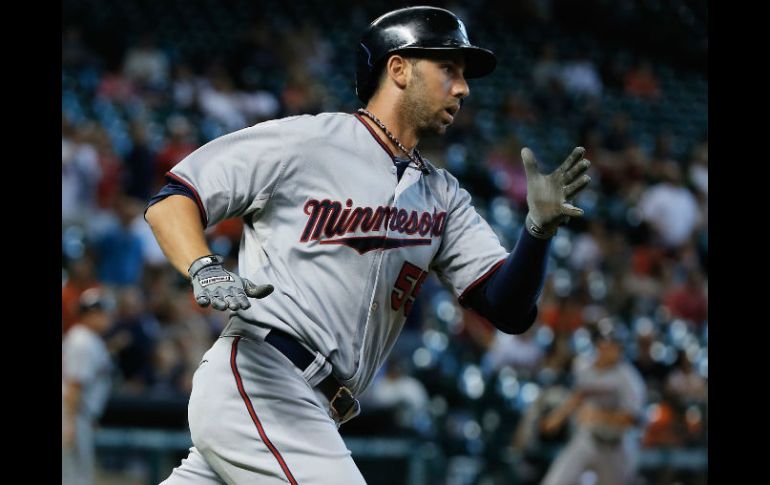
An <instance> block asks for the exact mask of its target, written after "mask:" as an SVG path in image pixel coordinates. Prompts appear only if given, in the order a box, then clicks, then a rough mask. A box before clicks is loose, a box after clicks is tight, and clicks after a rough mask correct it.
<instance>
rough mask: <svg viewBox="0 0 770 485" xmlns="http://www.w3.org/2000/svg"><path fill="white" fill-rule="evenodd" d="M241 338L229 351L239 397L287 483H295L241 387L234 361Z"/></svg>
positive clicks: (234, 341) (239, 376)
mask: <svg viewBox="0 0 770 485" xmlns="http://www.w3.org/2000/svg"><path fill="white" fill-rule="evenodd" d="M240 339H241V337H235V340H233V350H232V352H231V353H230V367H232V369H233V375H234V376H235V383H236V384H237V385H238V392H239V393H240V394H241V397H242V398H243V402H244V403H245V404H246V409H248V411H249V415H250V416H251V420H252V421H254V424H255V425H256V426H257V432H258V433H259V437H260V438H262V441H263V442H264V443H265V445H267V447H268V449H269V450H270V453H272V454H273V456H274V457H275V459H276V460H278V464H279V465H281V469H282V470H283V473H284V474H285V475H286V478H287V479H288V480H289V483H291V484H292V485H297V481H296V480H295V479H294V476H293V475H292V474H291V472H290V471H289V467H288V466H287V465H286V462H285V461H283V457H282V456H281V454H280V453H279V452H278V450H277V449H276V448H275V446H273V443H271V442H270V439H268V437H267V434H265V430H264V429H263V428H262V423H260V422H259V418H258V417H257V413H256V412H254V406H252V405H251V399H250V398H249V395H248V394H246V390H245V389H244V388H243V381H241V374H240V373H239V372H238V366H237V364H236V363H235V356H236V355H238V341H239V340H240Z"/></svg>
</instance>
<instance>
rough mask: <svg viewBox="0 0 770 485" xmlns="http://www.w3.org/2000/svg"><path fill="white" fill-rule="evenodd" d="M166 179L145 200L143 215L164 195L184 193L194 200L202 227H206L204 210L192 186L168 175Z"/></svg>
mask: <svg viewBox="0 0 770 485" xmlns="http://www.w3.org/2000/svg"><path fill="white" fill-rule="evenodd" d="M166 180H167V182H168V183H166V185H164V186H163V188H161V189H160V191H159V192H158V193H157V194H155V195H153V196H152V197H151V198H150V200H149V202H147V206H146V207H145V208H144V214H145V217H146V215H147V209H149V208H150V207H152V206H153V205H155V204H157V203H158V202H160V201H161V200H163V199H165V198H166V197H168V196H170V195H184V196H185V197H189V198H190V199H192V201H193V202H195V204H196V205H197V206H198V210H199V211H200V214H201V222H202V223H203V227H206V217H205V212H204V211H203V209H202V208H201V203H200V198H199V197H198V194H196V193H195V190H193V188H192V187H190V186H189V185H187V184H184V183H182V182H181V181H180V180H177V179H175V178H173V177H171V176H169V175H166Z"/></svg>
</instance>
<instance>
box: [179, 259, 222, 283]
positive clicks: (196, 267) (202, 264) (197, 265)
mask: <svg viewBox="0 0 770 485" xmlns="http://www.w3.org/2000/svg"><path fill="white" fill-rule="evenodd" d="M224 262H225V258H223V257H222V256H220V255H218V254H209V255H208V256H201V257H200V258H198V259H196V260H195V261H193V263H192V264H191V265H190V269H188V270H187V274H188V275H190V279H193V278H195V275H197V274H198V272H199V271H200V270H202V269H203V268H206V267H210V266H221V265H222V263H224Z"/></svg>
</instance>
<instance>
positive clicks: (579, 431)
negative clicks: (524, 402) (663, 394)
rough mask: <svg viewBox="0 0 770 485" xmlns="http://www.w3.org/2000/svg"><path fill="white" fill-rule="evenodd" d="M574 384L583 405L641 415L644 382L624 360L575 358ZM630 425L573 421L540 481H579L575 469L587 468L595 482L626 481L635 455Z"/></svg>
mask: <svg viewBox="0 0 770 485" xmlns="http://www.w3.org/2000/svg"><path fill="white" fill-rule="evenodd" d="M574 372H575V386H574V388H575V390H580V391H583V392H584V393H585V396H586V397H585V398H584V400H583V404H582V405H583V406H586V405H587V406H595V407H597V408H598V409H601V410H603V411H614V412H618V411H624V412H626V413H628V414H632V415H634V416H638V417H640V418H641V416H642V413H643V408H644V404H645V386H644V381H643V379H642V377H641V375H640V374H639V372H638V371H637V370H636V368H634V367H633V366H632V365H631V364H629V363H628V362H625V361H621V362H619V363H618V364H617V365H615V366H613V367H611V368H608V369H597V368H596V367H594V366H593V365H592V363H590V362H580V361H578V362H576V365H575V366H574ZM636 438H637V436H635V433H634V428H633V427H632V428H628V427H625V426H624V427H619V426H612V425H607V424H603V425H600V424H593V425H585V426H583V425H579V424H578V425H577V427H576V429H575V430H574V432H573V435H572V437H571V438H570V441H569V443H568V444H567V446H566V447H565V449H564V450H563V451H562V453H561V454H560V455H559V457H558V458H557V459H556V460H555V461H554V463H553V465H552V466H551V468H550V469H549V471H548V474H547V475H546V477H545V478H544V479H543V484H544V485H567V484H577V483H579V478H580V475H581V473H583V472H584V471H585V470H588V469H591V470H593V471H595V472H596V474H597V477H598V483H599V484H600V485H602V484H627V483H631V481H632V480H633V475H634V472H635V470H636V464H637V461H638V442H637V439H636Z"/></svg>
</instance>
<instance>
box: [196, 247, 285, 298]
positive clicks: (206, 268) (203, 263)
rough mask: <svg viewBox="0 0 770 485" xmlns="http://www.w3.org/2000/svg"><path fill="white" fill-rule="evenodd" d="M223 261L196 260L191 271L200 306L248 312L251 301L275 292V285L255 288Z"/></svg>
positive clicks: (220, 258)
mask: <svg viewBox="0 0 770 485" xmlns="http://www.w3.org/2000/svg"><path fill="white" fill-rule="evenodd" d="M223 262H224V258H222V257H221V256H218V255H216V254H211V255H209V256H203V257H201V258H198V259H196V260H195V261H193V264H191V265H190V269H189V270H187V273H188V274H189V275H190V280H191V281H192V286H193V293H194V294H195V301H196V302H198V305H200V306H202V307H207V306H209V304H210V305H211V306H212V307H214V308H215V309H217V310H227V309H228V308H229V309H230V310H245V309H247V308H249V307H251V303H249V299H248V298H264V297H266V296H267V295H269V294H270V293H272V292H273V285H255V284H254V283H252V282H251V281H249V280H247V279H246V278H241V277H240V276H238V275H237V274H235V273H231V272H229V271H227V270H226V269H224V268H223V267H222V263H223ZM247 297H248V298H247Z"/></svg>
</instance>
